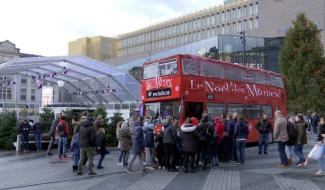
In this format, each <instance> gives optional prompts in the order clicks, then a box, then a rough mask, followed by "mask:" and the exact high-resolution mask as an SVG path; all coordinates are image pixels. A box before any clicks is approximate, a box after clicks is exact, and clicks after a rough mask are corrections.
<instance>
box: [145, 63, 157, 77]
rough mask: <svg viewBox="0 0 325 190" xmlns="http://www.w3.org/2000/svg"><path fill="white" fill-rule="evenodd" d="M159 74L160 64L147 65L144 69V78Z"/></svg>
mask: <svg viewBox="0 0 325 190" xmlns="http://www.w3.org/2000/svg"><path fill="white" fill-rule="evenodd" d="M157 76H158V65H157V64H152V65H146V66H144V70H143V79H150V78H154V77H157Z"/></svg>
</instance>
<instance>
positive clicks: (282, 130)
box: [273, 110, 289, 168]
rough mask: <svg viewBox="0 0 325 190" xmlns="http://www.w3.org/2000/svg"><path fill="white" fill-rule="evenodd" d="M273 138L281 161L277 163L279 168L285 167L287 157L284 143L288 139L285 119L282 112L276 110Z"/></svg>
mask: <svg viewBox="0 0 325 190" xmlns="http://www.w3.org/2000/svg"><path fill="white" fill-rule="evenodd" d="M274 115H275V121H274V130H273V138H274V140H275V141H276V142H277V143H278V152H279V157H280V160H281V163H280V164H278V165H277V167H279V168H287V167H288V166H289V161H288V157H287V154H286V151H285V145H286V144H287V142H288V140H289V136H288V130H287V124H288V123H287V119H286V118H285V117H283V115H282V112H281V111H280V110H277V111H276V112H275V114H274Z"/></svg>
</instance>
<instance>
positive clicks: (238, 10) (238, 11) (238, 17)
mask: <svg viewBox="0 0 325 190" xmlns="http://www.w3.org/2000/svg"><path fill="white" fill-rule="evenodd" d="M240 18H241V10H240V7H239V8H238V9H237V19H238V20H239V19H240Z"/></svg>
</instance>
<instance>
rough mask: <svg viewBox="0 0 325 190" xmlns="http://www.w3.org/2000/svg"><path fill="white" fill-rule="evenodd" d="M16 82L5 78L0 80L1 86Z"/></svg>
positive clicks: (11, 84) (8, 85)
mask: <svg viewBox="0 0 325 190" xmlns="http://www.w3.org/2000/svg"><path fill="white" fill-rule="evenodd" d="M15 84H16V81H14V80H10V79H5V80H1V81H0V87H10V86H13V85H15Z"/></svg>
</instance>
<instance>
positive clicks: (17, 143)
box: [15, 134, 21, 152]
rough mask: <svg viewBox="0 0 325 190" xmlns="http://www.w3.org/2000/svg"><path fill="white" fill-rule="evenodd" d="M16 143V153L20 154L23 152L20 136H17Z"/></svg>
mask: <svg viewBox="0 0 325 190" xmlns="http://www.w3.org/2000/svg"><path fill="white" fill-rule="evenodd" d="M15 143H16V145H15V146H16V152H20V151H21V138H20V134H18V135H17V141H16V142H15Z"/></svg>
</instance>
